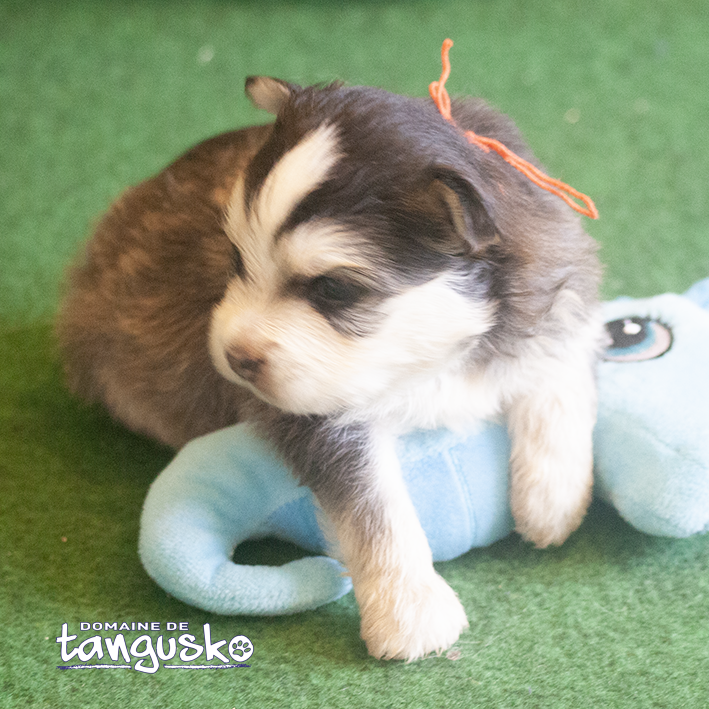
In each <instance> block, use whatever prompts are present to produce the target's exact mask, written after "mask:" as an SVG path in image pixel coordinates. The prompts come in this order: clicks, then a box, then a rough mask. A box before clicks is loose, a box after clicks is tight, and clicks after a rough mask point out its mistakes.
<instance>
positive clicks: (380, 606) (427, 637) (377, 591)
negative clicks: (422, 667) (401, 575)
mask: <svg viewBox="0 0 709 709" xmlns="http://www.w3.org/2000/svg"><path fill="white" fill-rule="evenodd" d="M359 596H360V597H361V600H360V598H359V597H358V601H359V605H360V612H361V614H362V630H361V635H362V639H363V640H364V641H365V643H366V644H367V650H368V651H369V654H370V655H372V656H373V657H376V658H377V659H384V660H407V661H409V662H411V661H412V660H417V659H419V658H422V657H426V656H427V655H429V654H430V653H432V652H435V653H437V654H440V653H441V652H443V651H444V650H446V649H448V648H449V647H450V646H451V645H452V644H453V643H454V642H455V641H456V640H457V639H458V636H459V635H460V634H461V632H462V631H463V630H465V629H466V628H467V627H468V619H467V617H466V615H465V611H464V610H463V606H462V605H461V603H460V601H459V600H458V596H457V595H456V594H455V592H454V591H453V589H451V587H450V586H449V585H448V584H447V583H446V582H445V581H444V580H443V579H442V578H441V577H440V576H439V575H438V574H436V573H435V572H433V571H432V572H431V573H430V574H427V575H426V578H425V579H423V580H421V581H417V582H413V583H407V582H406V581H403V580H402V582H401V583H389V584H386V585H385V584H384V583H377V582H375V583H373V584H370V585H369V588H366V589H363V590H362V593H361V594H359Z"/></svg>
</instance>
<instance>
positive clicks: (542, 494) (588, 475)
mask: <svg viewBox="0 0 709 709" xmlns="http://www.w3.org/2000/svg"><path fill="white" fill-rule="evenodd" d="M588 361H589V358H588V357H580V358H579V359H578V360H576V361H567V362H561V361H557V362H554V361H551V362H549V363H547V365H546V366H545V367H544V368H543V370H542V371H539V372H536V373H534V372H532V373H531V376H530V381H531V382H533V387H532V388H530V389H527V390H526V391H525V393H524V394H523V395H521V396H519V397H518V398H517V399H516V400H515V401H514V402H513V404H512V406H511V408H510V412H509V421H508V425H509V429H510V434H511V438H512V457H511V460H510V471H511V481H510V488H511V505H512V514H513V516H514V519H515V523H516V528H517V531H518V532H519V533H520V534H521V535H522V536H523V537H524V538H525V539H527V540H528V541H531V542H534V544H535V545H536V546H537V547H539V548H543V547H546V546H549V545H550V544H557V545H558V544H561V543H562V542H563V541H564V540H565V539H566V538H567V537H568V536H569V534H571V532H573V531H574V530H575V529H576V528H577V527H578V526H579V525H580V524H581V521H582V519H583V517H584V515H585V513H586V509H587V508H588V505H589V502H590V500H591V487H592V468H593V444H592V433H593V426H594V423H595V420H596V388H595V381H594V376H593V370H592V367H591V366H590V365H589V364H588Z"/></svg>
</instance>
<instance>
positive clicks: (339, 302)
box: [58, 77, 602, 660]
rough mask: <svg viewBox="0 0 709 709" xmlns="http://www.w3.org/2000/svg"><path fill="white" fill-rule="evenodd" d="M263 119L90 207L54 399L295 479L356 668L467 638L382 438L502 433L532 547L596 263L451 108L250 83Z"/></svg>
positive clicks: (580, 417)
mask: <svg viewBox="0 0 709 709" xmlns="http://www.w3.org/2000/svg"><path fill="white" fill-rule="evenodd" d="M246 90H247V94H248V95H249V96H250V98H251V100H252V101H253V102H254V104H255V105H256V106H258V107H260V108H263V109H265V110H267V111H270V112H271V113H273V114H275V115H276V121H275V123H274V124H272V125H267V126H260V127H253V128H246V129H244V130H241V131H235V132H232V133H227V134H225V135H221V136H218V137H216V138H212V139H211V140H208V141H206V142H204V143H202V144H201V145H198V146H197V147H195V148H194V149H192V150H190V151H189V152H188V153H186V154H185V155H184V156H182V157H181V158H179V159H178V160H177V161H176V162H174V163H173V164H172V165H170V166H169V167H167V168H166V169H165V170H164V171H163V172H161V173H160V174H159V175H157V176H156V177H154V178H152V179H150V180H148V181H147V182H145V183H143V184H141V185H139V186H138V187H136V188H134V189H132V190H129V191H128V192H127V193H126V194H125V195H124V196H123V197H122V198H121V199H120V200H119V201H118V202H117V203H116V204H115V205H114V206H113V207H112V208H111V210H110V211H109V213H108V214H107V216H106V217H105V218H104V219H103V221H102V222H101V223H100V225H99V226H98V229H97V231H96V233H95V235H94V237H93V239H92V240H91V241H90V242H89V244H88V246H87V248H86V252H85V255H84V258H83V260H82V262H81V263H80V264H79V265H77V266H76V267H75V268H74V271H73V274H72V276H71V284H70V289H69V292H68V294H67V297H66V299H65V302H64V304H63V308H62V310H61V314H60V318H59V325H58V332H59V337H60V342H61V346H62V349H63V353H64V358H65V362H66V369H67V372H68V378H69V382H70V384H71V386H72V388H73V389H74V390H75V391H76V392H78V393H79V394H80V395H82V396H83V397H85V398H86V399H88V400H92V401H100V402H103V404H105V405H106V406H107V407H108V409H109V410H110V411H111V412H112V413H113V415H114V416H115V417H117V418H118V419H120V420H121V421H123V422H124V423H125V424H127V425H128V426H129V427H131V428H133V429H135V430H136V431H140V432H143V433H146V434H148V435H150V436H152V437H154V438H156V439H158V440H159V441H162V442H164V443H166V444H168V445H171V446H175V447H177V446H180V445H182V444H183V443H185V442H186V441H188V440H189V439H190V438H193V437H195V436H198V435H200V434H203V433H206V432H208V431H211V430H214V429H217V428H219V427H222V426H225V425H227V424H231V423H234V422H236V421H237V420H243V419H248V420H251V421H253V422H255V424H256V425H257V426H258V427H259V428H260V430H261V432H262V433H263V435H264V436H267V437H268V438H269V439H270V440H271V441H272V442H273V444H274V446H276V448H277V449H278V450H279V451H280V453H281V455H282V456H283V458H284V459H285V460H286V461H287V463H288V464H289V465H290V466H292V469H293V470H294V471H295V474H296V475H297V477H298V478H299V480H300V481H301V482H302V483H303V484H306V485H308V486H309V487H310V488H311V489H312V490H313V492H314V493H315V496H316V497H317V500H318V501H319V504H320V505H321V507H322V510H323V512H324V515H325V517H326V519H327V521H328V523H329V524H330V525H331V527H332V530H333V534H334V537H335V539H336V545H337V554H338V555H339V557H340V558H341V559H342V560H343V562H344V563H345V565H346V566H347V568H348V570H349V573H350V574H351V576H352V581H353V585H354V590H355V595H356V598H357V602H358V604H359V608H360V612H361V621H362V624H361V634H362V638H363V639H364V641H365V642H366V645H367V648H368V650H369V652H370V653H371V654H372V655H373V656H374V657H377V658H387V659H392V658H401V659H407V660H413V659H416V658H420V657H423V656H426V655H427V654H429V653H431V652H441V651H442V650H444V649H446V648H448V647H449V646H450V645H451V644H452V643H454V642H455V641H456V639H457V638H458V636H459V634H460V632H461V631H462V630H463V629H464V628H465V627H467V619H466V615H465V612H464V610H463V608H462V606H461V604H460V602H459V600H458V598H457V596H456V594H455V593H454V592H453V591H452V590H451V589H450V588H449V586H448V585H447V584H446V583H445V582H444V581H443V579H442V578H441V577H440V576H439V575H438V574H437V573H436V572H435V570H434V568H433V565H432V560H431V552H430V549H429V546H428V543H427V541H426V538H425V536H424V533H423V531H422V529H421V526H420V524H419V522H418V519H417V516H416V513H415V510H414V508H413V506H412V503H411V501H410V499H409V497H408V495H407V492H406V489H405V486H404V484H403V482H402V478H401V473H400V470H399V466H398V462H397V457H396V454H395V440H396V437H397V436H399V435H401V434H402V433H404V432H405V431H408V430H410V429H413V428H432V427H440V426H445V427H450V428H456V429H470V428H471V427H473V426H474V425H475V423H476V422H478V421H480V420H482V419H490V418H494V417H497V416H499V415H502V414H505V415H506V416H507V420H508V425H509V431H510V435H511V438H512V457H511V462H510V474H511V504H512V510H513V514H514V517H515V520H516V525H517V529H518V530H519V532H520V533H521V534H522V536H523V537H524V538H525V539H527V540H530V541H531V542H533V543H534V544H536V545H537V546H539V547H545V546H547V545H550V544H561V543H562V542H563V541H564V539H565V538H566V537H567V536H568V535H569V534H570V533H571V532H572V531H573V530H574V529H575V528H576V527H577V526H578V525H579V524H580V522H581V519H582V517H583V515H584V513H585V510H586V507H587V505H588V502H589V499H590V492H591V464H592V463H591V433H592V428H593V425H594V421H595V411H596V393H595V383H594V362H595V358H596V352H597V349H598V345H599V342H600V340H601V333H602V326H601V322H600V319H599V316H598V308H597V287H598V281H599V277H600V268H599V265H598V261H597V258H596V247H595V245H594V243H593V242H592V240H591V239H590V238H589V237H588V236H587V235H586V234H585V233H584V231H583V229H582V228H581V225H580V223H579V218H578V217H577V216H576V215H575V214H573V212H572V211H571V210H570V209H569V208H568V207H567V206H566V205H564V204H563V203H562V202H561V201H560V200H558V199H557V198H556V197H554V196H552V195H550V194H549V193H547V192H545V191H543V190H541V189H539V187H537V186H536V185H534V184H532V183H531V182H530V181H529V180H528V179H527V178H526V177H524V176H523V175H521V174H520V173H519V172H517V171H516V170H515V169H514V168H512V167H510V166H509V165H508V164H507V163H505V162H504V161H503V160H501V159H500V157H499V156H498V155H495V154H494V153H486V152H485V151H483V150H480V149H479V148H477V147H474V146H471V145H469V144H468V143H467V142H466V140H465V138H464V137H463V135H462V132H461V131H462V129H465V130H473V131H475V132H476V133H478V134H481V135H484V136H489V137H492V138H496V139H498V140H500V141H502V142H503V143H505V144H506V145H507V146H508V147H509V148H510V149H512V150H513V151H515V152H516V153H517V154H519V155H521V156H523V157H524V158H526V159H527V160H530V161H534V158H533V157H532V155H531V154H530V153H529V150H528V149H527V148H526V146H525V145H524V143H523V142H522V140H521V138H520V136H519V134H518V132H517V130H516V129H515V127H514V126H513V124H512V123H511V122H510V121H509V120H508V119H507V118H505V117H503V116H501V115H500V114H498V113H497V112H495V111H493V110H492V109H491V108H489V107H488V106H487V105H485V104H484V103H483V102H481V101H479V100H474V99H467V100H461V101H457V102H454V103H453V108H452V111H453V118H454V119H455V122H456V124H457V126H459V127H460V128H458V127H456V126H455V125H452V124H451V123H449V122H447V121H446V120H444V119H443V118H442V116H441V115H440V113H439V112H438V110H437V109H436V107H435V106H434V105H433V103H431V102H430V101H428V100H422V99H412V98H406V97H402V96H397V95H393V94H390V93H387V92H385V91H381V90H377V89H372V88H363V87H353V88H345V87H343V86H341V85H338V84H334V85H330V86H325V87H310V88H301V87H299V86H295V85H292V84H288V83H285V82H282V81H279V80H276V79H271V78H265V77H258V78H250V79H249V80H247V83H246Z"/></svg>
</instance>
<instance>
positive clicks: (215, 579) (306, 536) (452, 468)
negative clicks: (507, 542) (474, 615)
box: [139, 279, 709, 615]
mask: <svg viewBox="0 0 709 709" xmlns="http://www.w3.org/2000/svg"><path fill="white" fill-rule="evenodd" d="M706 308H709V279H707V280H705V281H702V282H700V283H698V284H696V285H695V286H694V287H693V288H692V289H691V290H690V291H689V292H688V293H687V295H686V297H683V296H677V295H672V294H668V295H662V296H657V297H655V298H649V299H645V300H631V299H627V298H624V299H619V300H617V301H613V302H611V303H606V304H605V305H604V311H605V317H606V319H607V320H608V321H610V320H616V319H622V318H626V317H631V316H638V317H649V318H653V319H657V320H660V321H661V322H662V323H664V324H665V325H666V326H668V327H669V328H670V329H671V331H672V332H673V344H672V347H671V349H670V350H669V351H668V352H667V353H665V354H664V355H662V356H661V357H659V358H657V359H652V360H648V361H645V362H636V363H632V364H630V363H616V362H603V363H601V364H600V366H599V392H600V405H599V418H598V424H597V426H596V431H595V434H594V447H595V451H594V452H595V459H596V469H595V478H596V494H597V495H599V496H600V497H602V498H603V499H605V500H606V501H608V502H610V503H611V504H613V505H614V506H615V507H616V509H617V510H618V511H619V513H620V514H621V515H622V516H623V517H624V518H625V519H626V520H627V521H628V522H629V523H630V524H632V525H633V526H635V527H636V528H638V529H640V530H642V531H644V532H647V533H649V534H658V535H665V536H674V537H684V536H689V535H691V534H695V533H698V532H705V531H707V530H709V377H708V376H707V369H708V367H707V364H708V363H709V311H707V309H706ZM509 450H510V443H509V439H508V437H507V432H506V428H505V426H504V425H499V424H497V425H496V424H486V425H485V426H483V428H482V429H481V430H480V431H479V432H478V433H476V434H475V435H469V436H461V435H456V434H453V433H451V432H449V431H433V432H417V433H414V434H411V435H409V436H406V437H405V438H402V439H401V440H400V441H399V448H398V452H399V458H400V462H401V466H402V470H403V473H404V478H405V480H406V484H407V487H408V489H409V493H410V495H411V498H412V501H413V503H414V505H415V507H416V509H417V512H418V515H419V519H420V520H421V524H422V526H423V528H424V531H425V532H426V535H427V537H428V540H429V544H430V546H431V550H432V552H433V557H434V560H436V561H442V560H446V559H452V558H454V557H456V556H459V555H461V554H464V553H465V552H466V551H468V550H469V549H471V548H473V547H478V546H485V545H488V544H492V543H493V542H495V541H497V540H498V539H501V538H503V537H505V536H506V535H507V534H509V533H510V532H511V531H512V529H513V527H514V524H513V520H512V516H511V514H510V509H509V504H508V480H507V477H508V476H507V462H508V459H509ZM264 536H271V537H277V538H280V539H284V540H288V541H291V542H294V543H295V544H298V545H300V546H302V547H304V548H305V549H308V550H310V551H312V552H316V553H326V551H327V544H326V542H325V539H324V537H323V534H322V532H321V530H320V528H319V526H318V522H317V513H316V506H315V503H314V500H313V496H312V494H311V493H310V491H309V490H308V489H307V488H303V487H299V486H298V485H297V483H296V482H295V480H294V479H293V477H292V475H291V474H290V472H289V471H288V470H287V469H286V468H285V467H284V466H283V465H282V463H281V462H280V461H279V459H278V457H277V456H275V455H274V454H273V452H272V451H271V450H270V448H269V446H268V445H267V444H266V443H264V442H263V441H261V440H259V439H258V438H257V437H256V436H255V435H254V434H253V433H252V431H251V429H250V428H249V426H248V425H246V424H240V425H237V426H233V427H230V428H227V429H223V430H221V431H217V432H216V433H213V434H209V435H208V436H204V437H202V438H199V439H197V440H195V441H192V442H191V443H189V444H188V445H187V446H186V447H185V448H184V449H183V450H182V451H181V452H180V453H179V454H178V455H177V456H176V457H175V459H174V460H173V462H172V463H171V464H170V465H169V466H168V467H167V468H166V469H165V470H164V471H163V472H162V473H161V474H160V475H159V476H158V478H157V479H156V480H155V482H154V483H153V485H152V487H151V489H150V491H149V493H148V496H147V498H146V501H145V506H144V510H143V516H142V520H141V533H140V544H139V550H140V556H141V559H142V562H143V565H144V566H145V569H146V570H147V572H148V573H149V574H150V575H151V576H152V577H153V578H154V579H155V580H156V582H157V583H158V584H159V585H160V586H162V587H163V588H164V589H165V590H166V591H167V592H169V593H170V594H172V595H173V596H175V597H176V598H179V599H181V600H183V601H185V602H186V603H190V604H192V605H195V606H198V607H200V608H203V609H205V610H209V611H213V612H216V613H222V614H258V615H276V614H284V613H294V612H297V611H301V610H306V609H312V608H317V607H318V606H320V605H322V604H324V603H327V602H329V601H332V600H335V599H336V598H339V597H340V596H342V595H343V594H345V593H347V592H348V591H349V590H350V588H351V584H350V580H349V578H348V577H347V576H344V575H343V574H344V573H345V570H344V569H343V568H342V567H341V566H340V564H339V563H338V562H336V561H335V560H333V559H331V558H329V557H327V556H315V557H308V558H305V559H300V560H298V561H293V562H291V563H289V564H286V565H284V566H281V567H267V566H244V565H236V564H234V563H233V562H232V561H231V557H232V554H233V551H234V549H235V548H236V546H238V545H239V544H240V543H241V542H242V541H244V540H246V539H252V538H258V537H264Z"/></svg>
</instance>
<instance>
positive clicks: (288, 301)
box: [210, 77, 498, 414]
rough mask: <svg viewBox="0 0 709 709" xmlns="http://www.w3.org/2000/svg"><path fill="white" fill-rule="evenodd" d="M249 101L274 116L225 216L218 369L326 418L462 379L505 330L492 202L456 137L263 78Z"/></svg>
mask: <svg viewBox="0 0 709 709" xmlns="http://www.w3.org/2000/svg"><path fill="white" fill-rule="evenodd" d="M247 92H248V93H249V94H250V96H251V98H252V100H253V101H254V103H255V104H256V105H258V106H260V107H262V108H265V109H267V110H269V111H271V112H273V113H276V114H277V119H276V123H275V125H274V127H273V131H272V133H271V136H270V138H269V140H268V141H267V142H266V144H265V145H264V146H263V147H262V149H261V150H260V152H259V153H258V154H257V155H256V157H255V158H254V160H253V161H252V163H251V165H250V166H249V168H248V169H247V171H246V172H245V174H244V175H243V176H242V177H240V178H239V180H238V183H237V185H236V187H235V189H234V191H233V193H232V195H231V199H230V203H229V207H228V213H227V218H226V231H227V234H228V236H229V238H230V240H231V242H232V244H233V277H232V278H231V280H230V282H229V285H228V288H227V291H226V293H225V296H224V298H223V300H222V301H221V302H220V303H219V304H218V305H217V306H216V308H215V310H214V313H213V318H212V327H211V335H210V348H211V354H212V358H213V361H214V363H215V366H216V367H217V369H218V371H219V372H221V373H222V374H223V375H224V376H225V377H227V378H228V379H231V380H232V381H234V382H237V383H239V384H241V385H243V386H246V387H248V388H249V389H251V390H252V391H253V392H254V393H255V394H256V395H257V396H259V397H261V398H262V399H264V400H266V401H267V402H269V403H270V404H272V405H274V406H276V407H278V408H280V409H283V410H285V411H288V412H292V413H299V414H331V413H335V412H338V411H341V410H343V409H352V408H357V407H362V406H367V405H369V404H371V403H372V402H373V401H375V400H377V398H378V397H381V396H385V395H386V394H387V392H389V391H391V390H392V389H394V390H396V389H397V388H399V387H406V386H407V385H408V384H409V383H410V382H411V381H412V380H416V379H418V378H423V377H430V376H432V375H435V374H436V373H438V372H441V371H443V370H444V369H446V368H447V367H449V366H451V365H452V363H453V362H455V361H457V360H458V359H459V358H460V357H461V355H462V354H463V353H464V352H466V351H468V350H469V349H470V348H471V347H473V346H474V344H475V342H476V341H477V339H478V338H479V337H480V336H481V335H483V334H484V333H485V332H487V331H488V330H489V329H490V328H491V327H492V325H493V321H494V318H495V304H494V302H493V299H492V298H491V295H490V289H491V282H492V280H493V277H494V274H493V273H492V270H493V267H492V266H491V263H492V261H491V259H490V258H488V255H489V253H490V251H491V250H494V249H495V244H496V243H497V241H498V236H497V231H496V226H495V220H494V210H495V201H494V199H495V196H494V189H493V187H492V186H491V184H490V181H489V179H487V178H486V176H485V174H484V172H482V171H480V170H478V169H477V167H476V165H475V164H474V163H472V162H471V161H470V159H469V158H468V157H467V153H469V152H470V151H469V150H468V149H467V146H465V144H464V143H463V139H462V138H461V136H460V135H459V134H458V132H457V131H456V130H455V129H454V128H452V127H451V126H449V125H448V124H447V123H446V122H445V121H444V120H443V119H442V118H441V117H440V115H439V114H438V112H437V111H436V110H435V108H434V107H433V106H432V105H429V104H428V103H426V102H424V101H420V100H417V99H409V98H405V97H401V96H395V95H392V94H388V93H386V92H383V91H379V90H376V89H368V88H361V87H355V88H342V87H340V86H337V85H333V86H328V87H324V88H300V87H296V86H292V85H290V84H285V83H283V82H280V81H277V80H274V79H266V78H263V77H260V78H256V79H250V80H249V81H247ZM461 156H463V157H461ZM495 188H496V185H495Z"/></svg>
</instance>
